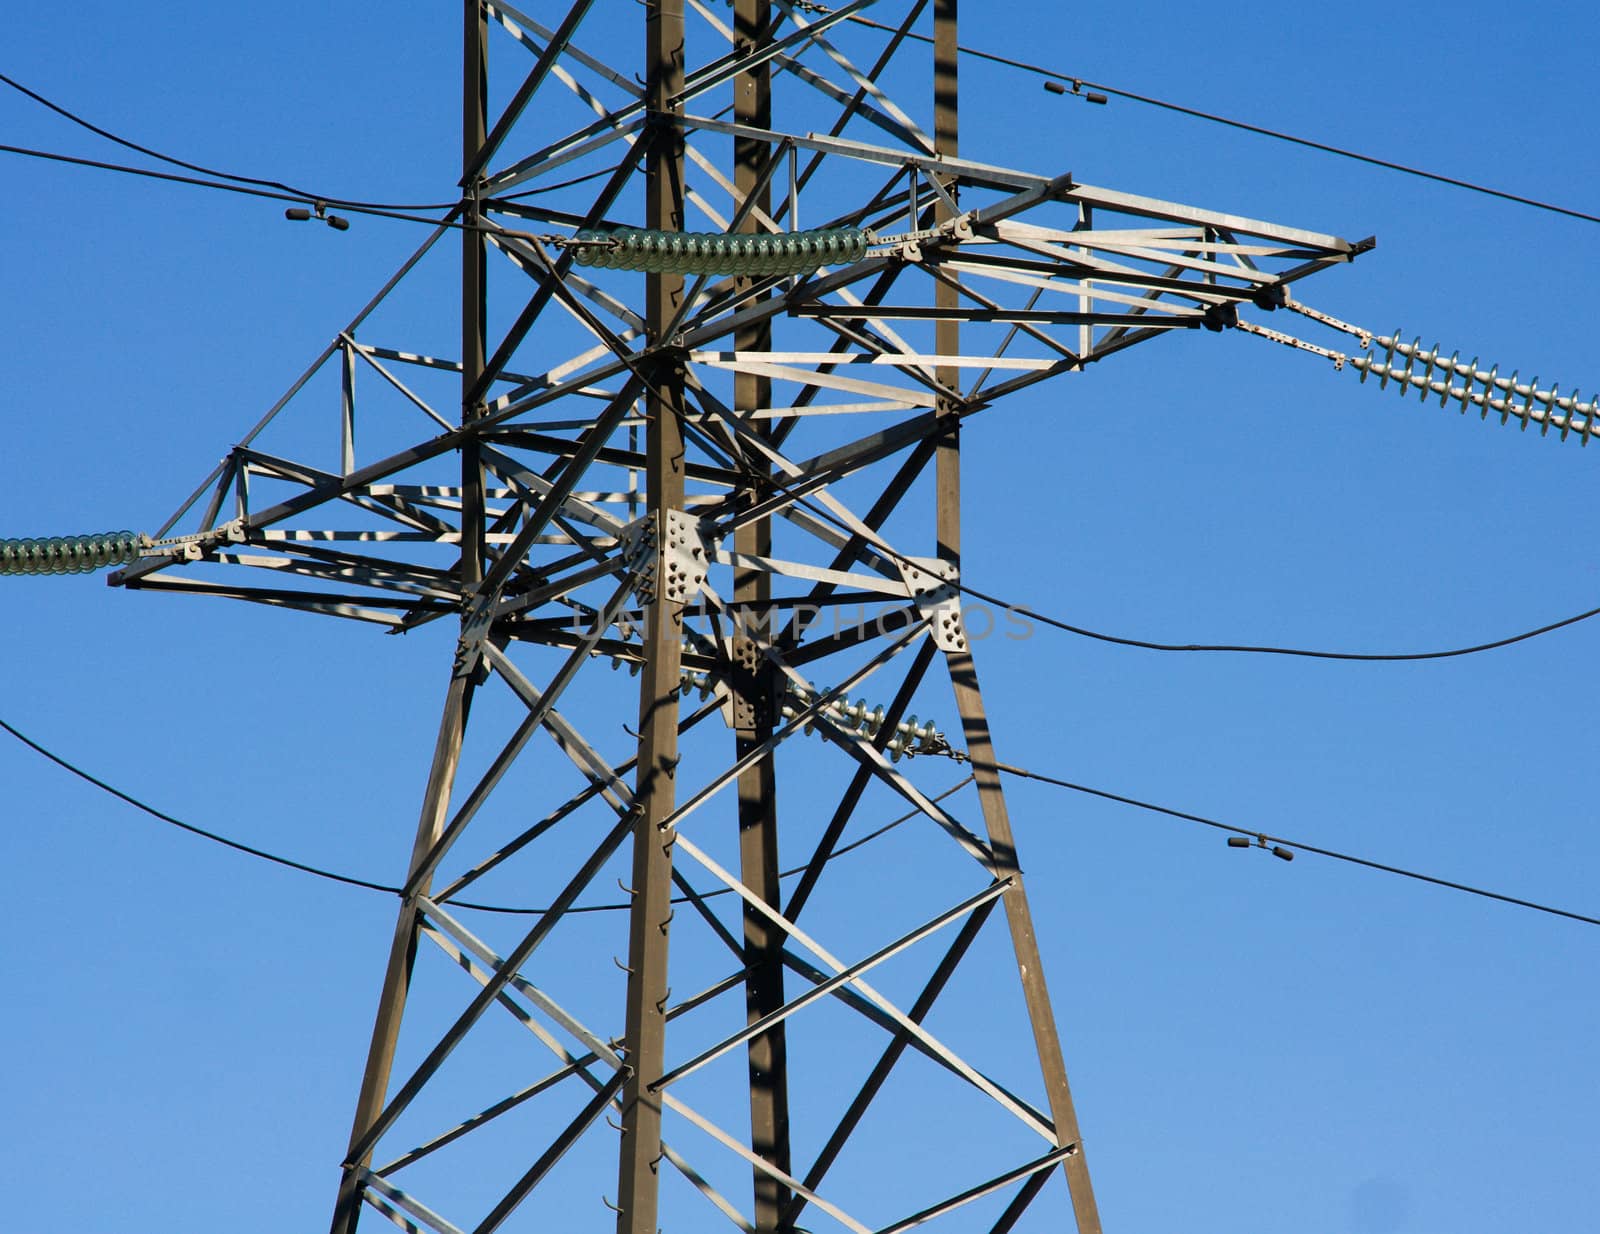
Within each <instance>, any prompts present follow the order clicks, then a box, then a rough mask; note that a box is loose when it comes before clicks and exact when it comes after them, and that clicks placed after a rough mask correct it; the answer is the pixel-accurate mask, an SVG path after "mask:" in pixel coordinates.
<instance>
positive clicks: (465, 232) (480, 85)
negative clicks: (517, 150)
mask: <svg viewBox="0 0 1600 1234" xmlns="http://www.w3.org/2000/svg"><path fill="white" fill-rule="evenodd" d="M461 46H462V52H461V167H462V176H461V192H462V200H463V203H464V206H465V209H463V210H462V212H461V221H462V223H464V224H465V226H464V227H463V228H462V231H461V422H462V423H463V424H466V423H468V422H469V421H472V420H476V419H477V418H478V417H479V416H481V415H482V414H483V410H484V408H483V395H482V394H481V393H479V392H478V391H477V386H478V384H479V382H480V380H481V379H482V376H483V366H484V356H485V354H486V352H487V350H488V348H487V342H486V336H487V333H488V308H487V302H486V301H487V291H488V288H487V284H488V265H487V261H488V246H487V244H486V243H485V240H484V235H483V232H482V231H481V230H480V228H481V227H482V225H483V211H482V209H481V207H480V206H479V197H480V191H481V187H482V184H483V173H482V172H481V171H478V170H476V169H477V167H478V165H479V163H480V162H481V161H482V159H481V157H480V156H481V152H482V150H483V146H484V142H485V140H486V139H487V130H488V123H489V15H488V12H487V11H486V10H485V9H484V7H483V0H465V4H464V5H463V26H462V39H461ZM469 400H470V402H469ZM482 578H483V468H482V466H481V464H480V463H479V455H478V444H477V442H476V441H473V440H471V439H468V440H467V441H464V442H463V443H462V446H461V589H462V592H463V593H466V592H469V591H470V590H471V589H472V588H474V587H476V586H477V585H478V583H479V582H480V581H481V580H482Z"/></svg>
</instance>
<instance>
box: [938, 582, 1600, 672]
mask: <svg viewBox="0 0 1600 1234" xmlns="http://www.w3.org/2000/svg"><path fill="white" fill-rule="evenodd" d="M957 586H958V588H959V589H960V590H961V592H962V593H963V594H964V595H969V596H971V597H972V598H973V599H975V600H982V601H984V602H985V603H988V604H994V605H998V606H1000V607H1001V608H1003V609H1006V610H1007V611H1009V612H1013V613H1016V614H1018V615H1019V616H1022V617H1028V618H1031V619H1032V620H1034V621H1037V622H1040V623H1041V624H1043V625H1047V626H1052V627H1054V628H1055V629H1057V630H1063V631H1065V632H1066V633H1068V634H1076V635H1079V636H1080V637H1082V638H1090V639H1094V640H1096V641H1098V642H1102V643H1114V644H1116V645H1117V646H1119V647H1139V648H1142V649H1144V650H1146V651H1186V652H1197V651H1199V652H1233V653H1237V654H1248V655H1264V656H1301V657H1305V658H1307V659H1312V660H1355V661H1363V662H1369V663H1395V662H1401V661H1415V660H1448V659H1451V658H1452V657H1455V656H1471V655H1477V654H1478V653H1480V652H1484V651H1494V650H1496V649H1497V648H1500V647H1509V646H1511V645H1512V644H1513V643H1524V642H1527V641H1528V640H1529V639H1531V638H1538V637H1539V636H1540V635H1542V634H1549V633H1550V632H1551V631H1553V630H1560V629H1564V628H1565V627H1567V626H1571V625H1576V624H1578V623H1579V622H1580V621H1588V620H1589V619H1590V618H1592V617H1596V616H1600V608H1591V609H1588V610H1586V611H1584V612H1582V613H1577V614H1575V615H1573V616H1571V617H1563V618H1562V619H1561V620H1559V621H1552V622H1550V623H1549V624H1548V625H1542V626H1539V627H1537V628H1536V629H1532V630H1524V631H1523V632H1522V633H1520V634H1512V635H1509V636H1508V637H1506V638H1497V639H1493V640H1491V641H1489V642H1487V643H1474V644H1473V645H1472V646H1470V647H1452V648H1449V649H1448V650H1445V651H1393V652H1362V651H1317V650H1314V649H1310V648H1305V647H1272V646H1255V645H1252V644H1248V643H1157V642H1151V641H1148V640H1146V639H1140V638H1127V637H1124V636H1122V635H1117V634H1105V633H1102V632H1101V631H1099V630H1090V629H1088V628H1087V627H1084V626H1076V625H1073V624H1072V623H1071V622H1068V621H1063V620H1061V619H1060V618H1059V617H1050V616H1047V615H1046V614H1044V613H1040V612H1037V611H1036V610H1034V609H1031V608H1028V607H1027V606H1026V605H1022V604H1011V603H1008V602H1007V601H1005V600H1002V599H1000V598H999V597H998V596H992V595H990V594H989V593H988V592H984V591H979V590H978V589H977V588H976V587H969V586H967V585H966V584H965V583H958V584H957Z"/></svg>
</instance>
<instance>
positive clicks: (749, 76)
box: [733, 0, 791, 1234]
mask: <svg viewBox="0 0 1600 1234" xmlns="http://www.w3.org/2000/svg"><path fill="white" fill-rule="evenodd" d="M771 22H772V6H771V4H770V2H769V0H735V3H734V26H733V28H734V51H735V54H741V53H747V52H749V51H750V50H751V49H752V48H754V47H755V46H757V45H758V44H760V43H763V42H769V41H770V40H771V37H772V29H771ZM733 90H734V94H733V111H734V119H735V121H737V122H738V123H740V124H748V125H752V126H754V127H756V128H763V129H770V128H771V127H772V70H771V66H770V64H768V63H762V64H760V65H758V66H757V67H755V68H753V69H750V70H748V71H746V72H742V73H740V74H738V76H737V77H735V78H734V87H733ZM773 153H774V151H773V150H772V149H771V147H770V146H769V145H768V144H767V143H766V142H763V141H755V140H751V139H748V138H737V139H735V141H734V147H733V159H734V187H735V188H736V189H737V190H738V191H739V193H740V194H741V195H743V196H745V197H746V198H747V201H746V204H747V205H749V204H750V202H749V200H748V198H749V197H750V195H752V194H753V195H754V206H755V210H759V211H760V212H761V213H762V214H767V215H770V214H771V212H772V192H771V190H770V188H769V187H768V184H769V182H770V177H766V176H763V175H762V169H763V167H764V166H765V165H766V163H767V161H768V160H769V159H770V158H771V156H772V155H773ZM755 210H750V211H749V212H748V213H747V214H746V217H745V219H744V221H743V223H742V225H741V228H740V229H741V230H742V231H746V232H761V231H764V230H765V228H764V227H763V226H762V224H761V223H760V222H759V221H758V220H757V219H756V217H755ZM744 281H745V282H747V283H748V282H750V281H752V280H748V279H746V280H744ZM734 346H735V348H736V349H737V350H739V351H770V350H771V349H772V326H771V323H770V321H767V320H762V321H760V322H757V323H754V324H752V325H748V326H744V327H741V328H740V329H739V330H738V331H737V332H736V335H735V342H734ZM771 387H772V383H771V382H770V381H769V380H768V379H767V378H765V377H757V376H754V375H752V374H747V373H740V374H738V375H737V376H735V378H734V388H733V405H734V408H735V409H736V410H738V411H749V410H751V409H753V408H756V407H765V406H767V405H768V404H769V403H770V402H771ZM761 423H762V424H763V425H764V427H763V428H761V429H759V430H758V431H760V432H762V433H763V434H764V435H767V436H770V435H771V428H772V427H773V426H772V424H771V422H770V421H766V422H761ZM763 470H765V469H763ZM767 495H768V494H767V493H766V492H763V491H760V490H758V489H752V490H751V492H750V500H751V501H752V502H756V501H759V500H761V499H762V498H764V497H766V496H767ZM734 549H735V551H736V552H739V553H745V554H749V555H751V556H756V557H767V556H770V555H771V553H772V523H771V520H770V519H761V520H760V521H758V522H754V523H747V524H745V525H743V526H741V527H740V528H739V529H738V530H737V531H736V532H735V533H734ZM733 595H734V600H735V602H736V603H737V604H739V605H747V606H749V607H747V608H740V610H739V611H740V613H741V615H743V616H745V617H748V616H750V615H754V617H755V620H754V622H753V623H752V624H753V625H754V626H755V627H756V629H754V630H752V629H749V628H747V629H746V630H745V631H743V632H741V633H740V635H739V637H738V639H737V640H736V642H735V645H734V653H735V661H736V663H735V679H734V687H735V723H736V736H735V754H736V757H738V758H740V759H743V758H744V757H746V756H747V755H748V754H749V753H750V752H751V751H752V750H753V749H755V748H756V747H757V746H759V745H761V744H763V743H765V742H766V741H767V740H769V739H770V738H771V736H772V732H773V728H774V726H775V721H776V719H777V710H778V706H779V698H780V694H779V689H780V688H781V687H780V684H779V681H778V678H777V674H776V672H775V671H774V670H773V668H772V666H771V664H770V663H769V662H768V661H767V660H766V658H765V657H764V656H762V655H760V653H759V652H758V650H757V649H756V646H755V644H754V642H753V641H752V638H751V635H752V634H754V633H756V632H758V631H759V632H761V633H763V634H764V633H765V632H766V631H769V630H770V629H771V627H772V616H771V610H770V605H771V600H772V583H771V576H770V575H769V574H767V573H766V572H765V571H761V570H741V571H738V572H736V574H735V576H734V588H733ZM738 792H739V878H740V880H741V881H742V882H743V883H744V884H745V885H746V886H747V887H749V888H750V889H751V890H752V891H754V892H755V893H756V895H758V896H759V897H761V899H762V900H764V901H765V902H766V903H768V904H770V905H772V906H773V907H774V908H778V907H780V903H781V896H782V888H781V886H780V885H779V882H778V803H777V782H776V768H775V766H774V760H773V755H772V753H771V752H770V751H769V752H768V753H767V754H766V755H765V756H764V757H762V758H760V759H758V760H757V761H756V762H754V763H753V764H751V766H750V767H749V769H748V770H746V771H744V772H742V773H741V774H740V776H739V784H738ZM783 943H784V935H783V932H782V931H781V930H779V929H778V928H777V927H776V926H775V925H774V924H773V923H772V922H771V921H769V920H768V919H767V918H766V917H764V916H762V915H761V914H760V913H758V912H757V911H756V910H755V909H754V908H752V907H751V906H750V905H748V904H747V905H745V909H744V961H745V965H746V969H745V1014H746V1016H747V1022H749V1023H752V1024H753V1023H755V1022H756V1021H757V1020H759V1019H761V1018H763V1017H764V1016H767V1015H769V1014H771V1013H772V1012H774V1011H776V1010H778V1008H780V1007H782V1006H783V1001H784V999H783ZM785 1033H786V1029H785V1027H784V1024H783V1022H781V1021H780V1022H779V1023H777V1024H775V1025H774V1026H773V1027H772V1028H770V1029H768V1030H767V1031H766V1032H765V1033H762V1034H761V1035H760V1036H758V1037H754V1038H752V1039H751V1040H750V1042H749V1044H748V1047H747V1052H748V1063H749V1077H750V1148H751V1151H752V1152H754V1153H755V1154H756V1155H757V1156H759V1157H761V1158H762V1159H763V1160H764V1161H767V1162H769V1163H770V1164H772V1165H774V1166H776V1167H777V1168H778V1169H780V1170H782V1171H783V1172H784V1173H785V1174H788V1173H790V1172H791V1171H790V1160H789V1078H788V1048H787V1044H786V1036H785ZM752 1173H753V1174H754V1176H755V1227H756V1230H757V1231H758V1232H759V1234H771V1232H772V1231H775V1230H777V1229H778V1226H779V1222H780V1220H781V1218H782V1216H783V1213H784V1210H785V1209H786V1208H787V1207H788V1205H789V1198H790V1197H789V1189H788V1188H787V1187H785V1186H784V1185H783V1184H782V1183H780V1182H778V1181H777V1180H776V1179H775V1178H773V1177H771V1176H770V1175H768V1174H766V1173H764V1172H763V1171H761V1170H759V1169H754V1168H752Z"/></svg>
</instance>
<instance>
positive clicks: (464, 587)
mask: <svg viewBox="0 0 1600 1234" xmlns="http://www.w3.org/2000/svg"><path fill="white" fill-rule="evenodd" d="M487 44H488V21H487V15H486V13H485V12H484V9H483V4H482V0H464V2H463V5H462V163H463V166H464V167H465V168H469V169H470V168H471V167H472V166H473V163H474V161H475V160H476V158H477V156H478V151H479V150H480V149H481V148H482V146H483V141H484V133H485V128H486V124H487V110H486V109H487V106H488V61H487V56H488V46H487ZM463 193H464V194H465V197H466V201H467V208H466V210H464V211H463V219H464V221H465V222H467V223H468V224H472V223H476V222H478V221H479V219H480V217H481V215H480V214H479V211H478V204H477V197H478V193H477V182H476V180H474V181H473V183H470V184H467V185H465V186H464V188H463ZM461 235H462V251H461V363H462V374H461V389H462V394H463V401H462V408H461V417H462V422H463V423H465V422H466V421H468V420H470V419H473V418H475V417H476V415H477V414H479V413H480V412H481V410H482V408H481V406H471V407H469V406H468V405H467V404H466V398H467V396H468V394H469V392H470V391H471V390H472V387H473V385H474V383H476V382H477V380H478V377H479V374H481V373H482V371H483V361H484V350H485V347H484V333H485V300H484V277H485V252H484V244H483V235H482V233H481V232H479V231H475V230H464V231H463V232H462V233H461ZM461 466H462V473H461V484H462V516H461V582H460V586H461V594H462V597H463V599H465V598H466V597H468V596H470V595H471V593H472V591H473V590H474V589H475V588H476V587H477V585H478V583H479V581H480V580H481V579H482V577H483V552H482V548H483V473H482V468H481V466H480V464H479V461H478V452H477V449H476V447H475V446H473V445H471V444H467V445H464V446H463V448H462V452H461ZM477 668H478V661H477V656H476V654H475V653H473V652H471V650H470V649H469V648H467V647H466V646H465V645H462V646H460V647H458V649H457V653H456V658H455V662H454V665H453V666H452V669H451V674H450V685H449V688H448V690H447V692H446V694H445V704H444V714H443V715H442V716H440V718H439V732H438V736H437V737H436V738H435V741H434V748H433V762H432V764H431V765H430V767H429V769H428V786H427V789H426V790H425V792H424V793H423V803H422V812H421V816H420V817H419V818H418V820H417V834H416V838H415V840H414V841H413V843H412V846H411V862H410V864H409V866H408V868H407V880H406V881H407V885H408V886H409V885H410V883H411V878H410V875H411V874H412V873H413V872H415V870H416V869H417V867H418V865H419V863H421V862H422V861H424V860H425V859H426V857H427V855H428V853H429V852H430V851H431V850H432V848H433V845H434V843H435V842H436V841H437V839H438V837H439V833H440V831H441V830H442V829H443V827H444V821H445V816H446V814H447V812H448V810H449V806H450V795H451V793H452V791H453V790H454V788H455V778H456V770H457V768H458V767H459V765H460V762H461V739H462V736H463V734H464V733H465V731H466V725H467V713H468V712H469V711H470V710H471V706H472V692H473V682H474V680H475V678H476V674H477ZM431 887H432V880H431V878H424V879H422V880H421V881H420V882H419V883H418V885H417V887H416V889H415V891H414V892H413V894H412V895H410V896H408V897H407V898H406V900H405V901H404V902H403V903H402V904H401V906H400V913H399V916H398V918H397V919H396V921H395V927H394V936H393V938H392V939H391V940H390V944H389V962H388V965H387V967H386V968H385V969H384V975H383V990H382V993H381V994H380V995H379V997H378V1013H377V1017H376V1019H375V1021H374V1023H373V1026H372V1041H371V1044H370V1045H369V1046H368V1050H367V1066H366V1070H365V1071H364V1072H363V1073H362V1077H361V1092H360V1095H359V1097H358V1098H357V1099H356V1112H355V1118H354V1119H353V1120H352V1123H351V1128H350V1148H349V1153H350V1154H354V1153H355V1152H356V1148H357V1145H359V1144H360V1142H361V1141H362V1140H363V1139H364V1138H365V1137H366V1134H367V1130H368V1128H369V1127H371V1126H372V1123H373V1120H374V1119H376V1118H377V1117H378V1115H379V1114H380V1113H382V1111H383V1107H384V1099H385V1097H386V1096H387V1094H388V1089H389V1075H390V1072H391V1070H392V1069H393V1066H394V1055H395V1047H396V1044H397V1043H398V1041H399V1037H400V1021H401V1017H402V1015H403V1014H404V1012H405V1005H406V996H407V995H408V993H409V992H410V988H411V970H412V967H413V965H414V963H415V961H416V955H417V927H418V925H419V924H420V918H421V914H420V913H419V911H418V909H417V897H418V896H422V895H426V894H428V892H429V890H431ZM371 1156H372V1150H371V1149H370V1148H369V1149H368V1150H367V1151H366V1153H364V1154H363V1155H362V1156H361V1157H360V1158H358V1159H352V1157H351V1156H349V1155H347V1157H346V1159H345V1161H344V1167H343V1169H344V1172H343V1176H342V1177H341V1179H340V1183H339V1195H338V1199H337V1200H336V1201H335V1204H334V1212H333V1223H332V1226H331V1230H332V1232H333V1234H350V1232H351V1231H354V1230H355V1228H356V1224H357V1221H358V1220H359V1218H360V1215H361V1187H360V1182H359V1178H358V1175H357V1171H358V1170H360V1169H362V1168H364V1167H365V1166H367V1165H368V1163H369V1162H370V1160H371Z"/></svg>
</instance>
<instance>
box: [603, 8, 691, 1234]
mask: <svg viewBox="0 0 1600 1234" xmlns="http://www.w3.org/2000/svg"><path fill="white" fill-rule="evenodd" d="M683 38H684V24H683V0H650V3H648V4H646V5H645V66H646V67H645V100H646V108H647V110H648V127H647V130H646V134H645V142H646V153H645V223H644V225H645V226H646V227H649V228H655V229H658V230H662V231H682V230H683V201H684V193H683V128H682V124H681V121H679V120H678V119H677V115H678V114H681V113H674V112H673V111H672V110H671V106H672V105H671V103H670V100H671V98H672V96H673V95H674V94H676V93H677V92H678V91H679V90H681V89H682V88H683V55H684V48H683ZM683 291H684V285H683V276H682V275H678V274H656V273H651V274H647V275H645V329H646V342H647V346H648V347H649V348H650V349H652V350H650V351H649V352H648V353H647V358H646V361H645V362H646V364H647V366H648V367H649V369H650V370H651V371H650V373H649V386H648V388H647V390H646V393H645V421H646V424H645V512H646V515H647V516H648V517H649V518H650V519H651V520H652V521H653V522H654V525H655V531H656V542H657V544H658V546H664V545H665V543H666V541H667V532H668V526H667V523H668V517H669V512H671V511H675V510H681V509H682V508H683V479H684V469H683V433H682V428H681V425H680V423H679V419H678V416H679V414H680V413H681V411H682V407H683V385H684V369H683V361H682V358H681V357H677V356H674V355H672V354H671V353H670V352H667V351H665V350H664V344H665V343H666V342H667V340H666V339H665V338H664V337H663V333H664V331H665V329H666V327H667V326H668V324H669V323H670V322H671V320H672V317H673V314H674V313H675V312H676V310H677V307H678V305H679V302H680V301H681V300H682V298H683ZM665 575H666V571H665V570H664V569H663V568H659V567H658V569H657V571H656V580H655V594H654V596H653V597H652V599H651V601H650V604H649V607H648V610H647V613H646V617H645V651H644V654H645V663H644V671H643V672H642V673H641V674H640V679H639V763H638V770H637V772H636V777H637V791H636V793H635V800H634V809H635V818H634V831H633V883H632V887H633V908H632V911H631V913H630V917H629V925H628V995H627V1019H626V1028H625V1035H624V1037H623V1062H624V1064H625V1066H626V1067H627V1068H628V1076H627V1080H626V1082H625V1083H624V1085H623V1089H622V1142H621V1147H620V1151H619V1161H618V1182H617V1205H618V1207H619V1209H620V1210H621V1211H620V1212H619V1213H618V1216H617V1231H618V1234H656V1229H657V1207H658V1200H659V1195H658V1185H659V1181H660V1180H659V1176H658V1168H659V1165H660V1161H661V1099H660V1097H659V1095H658V1094H656V1093H655V1092H653V1091H652V1090H651V1088H650V1085H651V1084H652V1083H653V1082H654V1081H656V1080H657V1079H659V1078H660V1077H661V1074H662V1072H663V1069H664V1068H663V1063H664V1056H665V1048H666V1005H667V1004H666V999H667V923H668V922H669V921H670V920H671V917H672V903H671V899H672V840H673V837H672V835H671V833H670V832H669V831H663V830H662V828H661V826H660V824H661V821H662V820H663V819H664V818H666V817H667V815H668V814H670V813H671V812H672V808H673V804H674V796H675V794H674V785H673V776H674V774H675V772H676V767H677V761H678V694H677V691H678V684H679V682H678V667H679V664H680V662H681V659H682V647H681V645H680V642H679V639H680V637H681V634H682V626H683V605H682V604H681V603H678V602H676V601H673V600H670V599H668V597H667V594H666V577H665Z"/></svg>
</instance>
